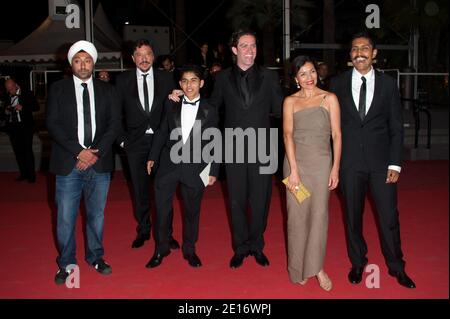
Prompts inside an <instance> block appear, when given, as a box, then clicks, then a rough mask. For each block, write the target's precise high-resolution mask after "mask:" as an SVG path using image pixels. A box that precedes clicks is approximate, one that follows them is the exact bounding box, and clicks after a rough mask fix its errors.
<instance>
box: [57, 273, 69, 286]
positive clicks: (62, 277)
mask: <svg viewBox="0 0 450 319" xmlns="http://www.w3.org/2000/svg"><path fill="white" fill-rule="evenodd" d="M67 277H69V272H68V271H66V270H65V269H59V270H58V272H57V273H56V275H55V284H57V285H62V284H65V283H66V279H67Z"/></svg>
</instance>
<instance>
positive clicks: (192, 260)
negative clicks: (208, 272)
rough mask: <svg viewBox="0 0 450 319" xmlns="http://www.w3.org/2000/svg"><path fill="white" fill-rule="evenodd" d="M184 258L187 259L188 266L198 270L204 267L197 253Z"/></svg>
mask: <svg viewBox="0 0 450 319" xmlns="http://www.w3.org/2000/svg"><path fill="white" fill-rule="evenodd" d="M183 258H184V259H186V260H187V261H188V264H189V265H190V266H192V267H195V268H197V267H201V266H202V262H201V261H200V258H198V256H197V254H196V253H193V254H187V255H184V256H183Z"/></svg>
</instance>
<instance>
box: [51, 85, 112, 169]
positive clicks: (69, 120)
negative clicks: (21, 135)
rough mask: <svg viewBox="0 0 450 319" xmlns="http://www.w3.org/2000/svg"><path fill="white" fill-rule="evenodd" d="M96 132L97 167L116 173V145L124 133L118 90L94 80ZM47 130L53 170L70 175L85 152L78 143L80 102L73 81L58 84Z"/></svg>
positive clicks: (53, 96)
mask: <svg viewBox="0 0 450 319" xmlns="http://www.w3.org/2000/svg"><path fill="white" fill-rule="evenodd" d="M93 85H94V96H95V121H96V122H95V124H96V131H95V136H94V141H93V143H92V146H91V148H92V149H98V150H99V151H98V153H97V155H98V156H99V159H98V161H97V162H96V163H95V164H94V166H93V168H94V169H95V171H96V172H98V173H104V172H109V171H112V169H113V160H114V159H113V154H112V144H113V142H114V140H115V139H116V138H117V135H118V134H119V132H120V107H119V104H118V98H117V93H116V90H115V89H114V87H113V86H111V85H110V84H108V83H104V82H102V81H99V80H97V79H93ZM46 124H47V129H48V132H49V134H50V137H51V138H52V139H53V145H52V153H51V157H50V171H51V172H53V173H55V174H58V175H68V174H69V173H70V172H71V171H72V169H73V168H74V167H75V165H76V161H77V156H78V154H79V153H80V152H81V151H82V150H83V147H82V146H81V145H80V143H79V142H78V118H77V101H76V95H75V86H74V81H73V78H69V79H64V80H60V81H58V82H56V83H54V84H53V85H52V86H51V88H50V92H49V96H48V101H47V118H46Z"/></svg>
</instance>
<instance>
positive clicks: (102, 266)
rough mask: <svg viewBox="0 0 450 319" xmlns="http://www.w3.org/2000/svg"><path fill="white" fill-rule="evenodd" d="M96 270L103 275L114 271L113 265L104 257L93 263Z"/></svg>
mask: <svg viewBox="0 0 450 319" xmlns="http://www.w3.org/2000/svg"><path fill="white" fill-rule="evenodd" d="M92 266H94V268H95V270H97V272H98V273H100V274H102V275H109V274H110V273H112V267H111V266H110V265H108V264H107V263H106V262H105V261H104V260H103V259H99V260H97V261H96V262H94V263H93V264H92Z"/></svg>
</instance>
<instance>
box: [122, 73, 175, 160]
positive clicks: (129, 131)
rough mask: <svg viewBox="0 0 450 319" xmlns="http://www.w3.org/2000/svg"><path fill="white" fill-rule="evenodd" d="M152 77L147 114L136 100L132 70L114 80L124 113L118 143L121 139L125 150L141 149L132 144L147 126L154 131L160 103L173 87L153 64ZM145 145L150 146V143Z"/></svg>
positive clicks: (173, 84) (156, 125) (162, 103)
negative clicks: (152, 85)
mask: <svg viewBox="0 0 450 319" xmlns="http://www.w3.org/2000/svg"><path fill="white" fill-rule="evenodd" d="M153 77H154V95H153V96H154V98H153V103H152V107H151V110H150V113H149V114H147V113H146V112H145V111H144V108H143V106H142V104H141V102H140V100H139V91H138V84H137V76H136V69H133V70H130V71H126V72H124V73H122V74H121V75H119V76H118V77H117V79H116V87H117V92H118V94H119V99H120V102H121V105H122V111H123V115H124V131H122V132H121V134H120V135H119V138H118V142H119V144H120V143H121V142H124V147H125V148H126V150H127V151H128V152H133V151H141V150H138V149H136V147H135V145H136V142H137V141H138V140H139V139H140V138H142V137H143V136H144V135H145V131H146V130H147V129H148V128H149V127H150V128H151V129H152V130H153V132H156V131H157V130H158V127H159V124H160V121H161V114H162V111H163V105H164V102H165V101H166V100H167V97H168V95H169V94H170V93H172V90H173V89H174V88H175V82H174V80H173V75H172V74H171V73H169V72H167V71H162V70H158V69H156V68H155V67H153ZM148 147H149V148H150V145H148ZM147 151H148V150H147Z"/></svg>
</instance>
